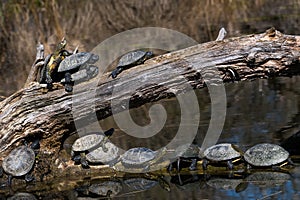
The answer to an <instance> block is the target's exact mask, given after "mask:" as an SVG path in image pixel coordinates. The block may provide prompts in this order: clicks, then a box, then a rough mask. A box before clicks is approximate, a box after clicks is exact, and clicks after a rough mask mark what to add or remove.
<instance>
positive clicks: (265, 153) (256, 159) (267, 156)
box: [244, 143, 289, 167]
mask: <svg viewBox="0 0 300 200" xmlns="http://www.w3.org/2000/svg"><path fill="white" fill-rule="evenodd" d="M288 157H289V152H287V151H286V150H285V149H284V148H282V147H281V146H279V145H277V144H269V143H262V144H257V145H255V146H253V147H251V148H250V149H248V150H247V151H246V152H245V154H244V159H245V160H246V162H248V163H249V164H251V165H253V166H262V167H263V166H265V167H266V166H272V165H276V164H279V163H282V162H283V161H285V160H287V159H288Z"/></svg>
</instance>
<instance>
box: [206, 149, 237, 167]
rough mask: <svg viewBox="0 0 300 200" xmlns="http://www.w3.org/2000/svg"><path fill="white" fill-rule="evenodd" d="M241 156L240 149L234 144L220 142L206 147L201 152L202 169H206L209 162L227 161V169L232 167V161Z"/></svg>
mask: <svg viewBox="0 0 300 200" xmlns="http://www.w3.org/2000/svg"><path fill="white" fill-rule="evenodd" d="M240 158H242V155H241V150H239V149H238V147H237V146H236V145H233V144H229V143H221V144H216V145H213V146H211V147H209V148H207V149H206V150H205V151H204V153H203V162H202V167H203V170H206V169H207V164H208V163H209V162H217V163H218V162H227V167H228V169H229V170H232V169H233V164H232V161H233V160H234V159H240Z"/></svg>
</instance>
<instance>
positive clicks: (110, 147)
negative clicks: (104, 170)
mask: <svg viewBox="0 0 300 200" xmlns="http://www.w3.org/2000/svg"><path fill="white" fill-rule="evenodd" d="M103 146H104V147H105V148H103ZM119 156H120V155H119V148H118V147H117V146H115V145H114V144H113V143H111V142H106V143H104V144H103V145H102V146H100V147H98V148H97V149H95V150H93V151H91V152H89V153H88V154H86V160H87V161H88V162H89V163H93V164H98V163H101V164H108V165H110V166H112V165H114V164H115V163H116V161H117V160H118V158H119Z"/></svg>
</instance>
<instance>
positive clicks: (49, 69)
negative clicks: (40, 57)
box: [40, 38, 71, 89]
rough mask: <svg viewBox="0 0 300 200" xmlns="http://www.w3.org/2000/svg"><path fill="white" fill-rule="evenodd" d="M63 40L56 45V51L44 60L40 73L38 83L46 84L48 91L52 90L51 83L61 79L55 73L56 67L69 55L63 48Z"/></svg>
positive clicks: (64, 45) (65, 43)
mask: <svg viewBox="0 0 300 200" xmlns="http://www.w3.org/2000/svg"><path fill="white" fill-rule="evenodd" d="M66 45H67V41H66V39H65V38H63V39H62V41H61V42H60V43H59V44H58V45H57V47H56V50H55V51H54V52H53V53H52V54H50V55H48V56H47V57H46V58H45V62H44V66H43V68H42V70H41V72H40V83H46V84H47V88H48V89H52V83H53V82H58V81H60V79H61V77H60V76H59V74H58V73H57V70H58V66H59V64H60V62H61V61H62V60H64V59H65V57H66V56H69V55H71V53H69V52H68V51H67V50H65V47H66Z"/></svg>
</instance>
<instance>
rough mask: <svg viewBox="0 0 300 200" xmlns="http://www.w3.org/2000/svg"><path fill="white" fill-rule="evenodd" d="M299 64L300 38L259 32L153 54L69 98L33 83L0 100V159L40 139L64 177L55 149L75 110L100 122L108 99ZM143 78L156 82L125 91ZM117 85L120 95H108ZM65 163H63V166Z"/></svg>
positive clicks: (70, 128) (152, 94)
mask: <svg viewBox="0 0 300 200" xmlns="http://www.w3.org/2000/svg"><path fill="white" fill-rule="evenodd" d="M299 60H300V36H293V35H284V34H282V33H280V32H278V31H276V30H275V29H269V30H267V31H266V32H265V33H262V34H253V35H247V36H243V37H237V38H230V39H225V40H224V41H213V42H208V43H204V44H199V45H196V46H192V47H189V48H186V49H182V50H179V51H176V52H171V53H168V54H164V55H161V56H157V57H154V58H152V59H150V60H148V61H146V62H145V63H144V64H143V65H140V66H137V67H134V68H131V69H129V70H126V71H124V72H122V73H121V74H120V75H119V76H118V78H117V79H114V80H112V79H111V78H109V79H108V78H107V77H108V73H106V74H104V75H103V76H101V77H97V78H94V79H92V80H90V81H89V82H84V83H82V84H79V85H77V86H75V91H76V94H73V95H72V94H71V93H67V92H65V90H64V88H63V86H62V85H60V84H55V85H54V86H55V87H54V90H52V91H47V90H46V89H45V88H44V87H42V86H41V85H40V84H39V83H37V82H32V83H31V84H29V86H28V87H26V88H23V89H21V90H19V91H17V92H16V93H14V94H13V95H11V96H10V97H7V98H6V99H4V100H2V101H1V102H0V153H1V157H0V160H3V158H4V157H5V156H6V155H7V154H8V153H9V152H10V151H11V150H12V149H13V148H15V147H16V146H18V145H20V143H21V141H22V140H21V139H27V140H29V141H30V140H32V139H33V138H41V139H42V140H41V150H40V152H42V154H43V153H44V154H43V155H45V156H44V159H45V160H46V161H45V163H47V164H46V165H48V166H49V165H50V166H51V173H53V174H56V173H55V170H56V169H59V172H60V173H62V174H64V173H63V172H64V170H63V168H59V167H58V166H61V164H62V163H61V162H65V161H64V160H68V159H69V158H68V155H66V159H61V158H60V157H61V155H60V153H59V151H60V149H61V142H62V141H63V139H64V138H65V137H66V136H67V135H68V134H70V133H72V132H75V131H76V129H75V126H74V119H73V117H72V114H71V110H72V109H74V106H76V110H77V111H79V112H78V113H77V116H76V117H77V118H76V120H82V119H85V120H87V121H89V120H90V119H89V113H94V112H96V114H97V117H98V120H100V119H104V118H106V117H108V116H110V115H111V114H112V111H111V101H112V100H118V101H120V102H121V103H120V104H122V102H125V101H128V100H129V99H130V108H133V107H139V106H141V105H143V104H145V103H147V102H155V101H158V100H160V99H164V98H169V97H173V96H175V94H176V95H177V94H179V93H181V92H184V91H186V90H187V89H188V88H185V85H186V84H183V82H186V81H187V83H188V85H189V86H191V87H192V88H193V89H195V88H203V87H205V86H206V84H207V83H206V82H207V81H208V82H210V83H213V84H219V80H223V81H224V82H231V81H244V80H249V79H254V78H269V77H274V76H293V75H297V74H299V72H300V67H299ZM215 69H217V70H215ZM182 77H184V78H182ZM216 77H217V78H216ZM145 79H147V80H155V81H156V82H154V83H155V84H145V85H142V84H141V86H140V87H139V89H138V90H137V91H136V92H134V93H132V91H131V90H130V88H131V87H133V86H135V85H136V84H137V83H139V84H140V83H143V81H144V80H145ZM157 81H159V83H160V84H157ZM205 81H206V82H205ZM95 83H96V84H95ZM91 85H96V88H93V87H91ZM117 86H118V87H119V91H120V92H118V93H113V89H114V88H115V87H117ZM94 89H95V90H94ZM93 91H95V94H96V96H93V94H94V92H93ZM74 95H76V96H75V97H76V98H74ZM75 101H76V102H75ZM120 108H121V106H120ZM42 157H43V156H42ZM59 161H61V162H59ZM68 165H69V164H68V162H65V163H64V166H65V167H64V168H68V167H67V166H68ZM70 166H72V165H70ZM41 167H42V165H41ZM76 169H77V168H74V171H77V170H76ZM78 169H79V168H78ZM65 172H66V173H67V171H65ZM69 172H70V171H68V173H69ZM41 173H43V172H41ZM49 173H50V172H49Z"/></svg>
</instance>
